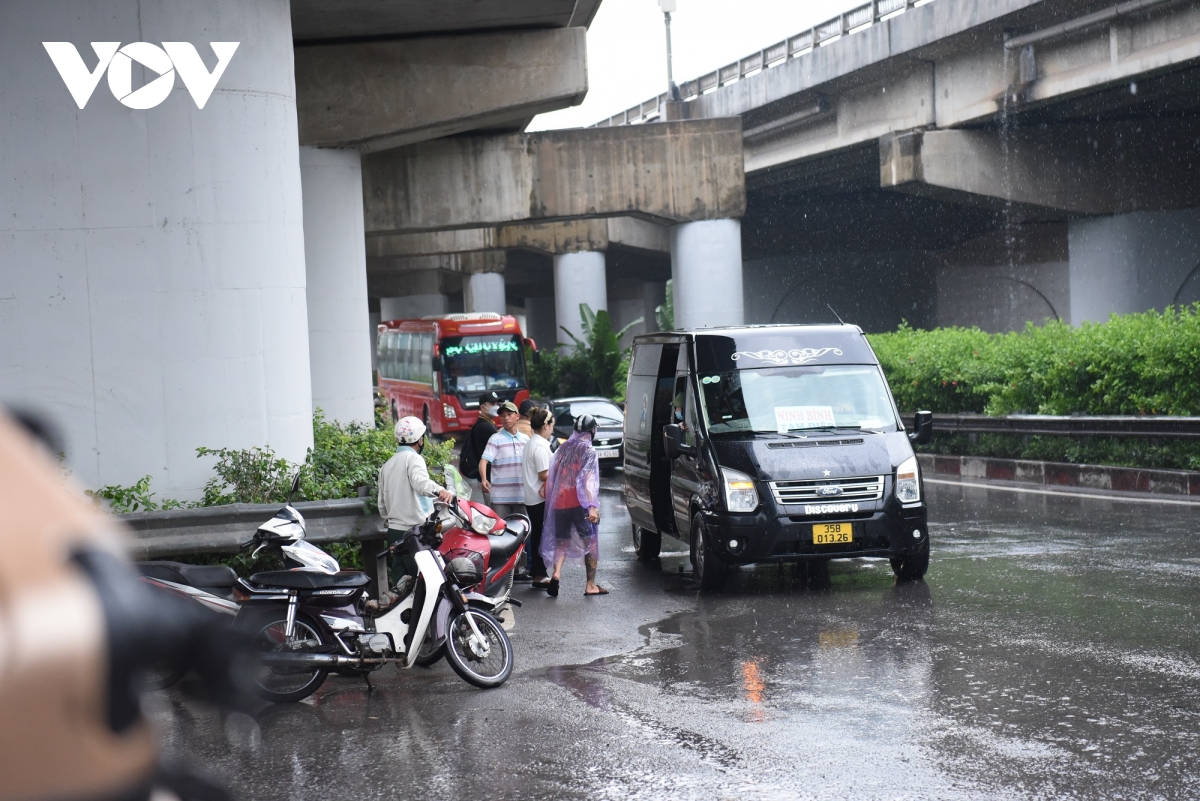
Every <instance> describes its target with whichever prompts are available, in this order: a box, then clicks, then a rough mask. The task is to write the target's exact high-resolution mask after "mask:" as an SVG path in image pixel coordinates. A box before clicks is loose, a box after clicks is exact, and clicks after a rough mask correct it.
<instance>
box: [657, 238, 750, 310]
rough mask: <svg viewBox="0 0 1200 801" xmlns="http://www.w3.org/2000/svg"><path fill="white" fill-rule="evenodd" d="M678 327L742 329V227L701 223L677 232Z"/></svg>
mask: <svg viewBox="0 0 1200 801" xmlns="http://www.w3.org/2000/svg"><path fill="white" fill-rule="evenodd" d="M671 290H672V292H673V294H674V298H675V327H676V328H714V327H716V326H723V325H742V324H743V322H744V321H745V309H744V305H743V301H742V291H743V290H742V223H741V221H740V220H701V221H699V222H691V223H682V224H680V225H677V226H675V227H674V228H673V229H671Z"/></svg>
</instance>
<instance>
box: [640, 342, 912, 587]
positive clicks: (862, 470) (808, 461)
mask: <svg viewBox="0 0 1200 801" xmlns="http://www.w3.org/2000/svg"><path fill="white" fill-rule="evenodd" d="M625 397H626V405H625V455H624V468H625V488H624V494H625V502H626V504H627V506H628V508H629V514H630V517H631V518H632V519H633V541H634V546H635V548H636V549H637V552H638V556H639V557H640V558H642V559H651V558H654V557H657V556H658V552H659V548H660V545H661V541H662V539H661V538H662V537H663V536H670V537H674V538H675V539H677V540H680V541H682V542H683V543H685V544H687V545H689V546H690V549H691V559H692V566H693V568H694V570H695V574H696V577H697V579H698V580H699V582H700V585H701V587H702V588H704V589H706V590H716V589H720V588H721V586H722V585H723V584H724V582H725V578H726V576H727V575H728V572H729V569H730V568H731V567H732V566H734V565H747V564H755V563H761V562H818V563H823V562H825V561H827V560H829V559H849V558H855V557H863V556H879V557H887V558H889V559H890V560H891V565H892V569H893V571H895V573H896V575H897V576H899V577H900V578H901V579H905V580H912V579H919V578H921V577H922V576H924V575H925V571H926V569H927V568H928V566H929V530H928V526H927V523H926V517H927V514H926V506H925V492H924V487H923V485H922V481H921V472H920V469H919V468H918V466H917V459H916V456H915V455H914V453H913V449H912V443H913V442H918V443H922V442H925V441H927V440H928V439H929V437H930V435H931V433H932V430H933V419H932V415H930V414H929V413H928V412H918V413H917V419H916V420H915V423H914V430H913V431H911V432H908V431H906V430H905V426H904V423H903V422H902V421H901V420H900V415H899V412H898V411H897V409H896V404H895V401H894V400H893V398H892V393H891V390H890V389H889V388H888V384H887V380H886V379H885V378H884V375H883V371H882V369H881V368H880V366H879V360H878V359H877V358H876V357H875V353H874V351H872V350H871V346H870V345H869V344H868V342H867V339H866V337H865V336H863V333H862V330H861V329H859V328H858V327H857V326H853V325H821V326H815V325H814V326H800V325H789V326H777V325H772V326H747V327H739V328H710V329H700V330H694V331H671V332H664V333H656V334H644V335H641V336H638V337H635V338H634V342H633V355H632V360H631V364H630V368H629V379H628V384H627V387H626V395H625Z"/></svg>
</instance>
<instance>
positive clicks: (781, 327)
mask: <svg viewBox="0 0 1200 801" xmlns="http://www.w3.org/2000/svg"><path fill="white" fill-rule="evenodd" d="M790 329H795V331H796V333H798V334H823V333H830V334H839V335H842V336H845V335H846V334H850V333H854V334H861V333H862V332H863V330H862V329H861V328H859V327H858V326H857V325H851V324H850V323H842V324H840V325H839V324H836V323H820V324H811V325H810V324H805V323H769V324H763V325H727V326H719V327H717V328H673V329H671V330H670V331H654V332H652V333H649V334H638V335H637V336H636V337H634V339H635V340H638V339H642V338H643V337H655V336H670V335H672V334H674V335H681V334H685V335H691V336H705V335H715V336H726V337H727V336H736V335H738V334H753V333H754V332H756V331H772V332H778V333H786V332H787V331H788V330H790Z"/></svg>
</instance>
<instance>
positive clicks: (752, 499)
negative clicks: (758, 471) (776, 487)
mask: <svg viewBox="0 0 1200 801" xmlns="http://www.w3.org/2000/svg"><path fill="white" fill-rule="evenodd" d="M721 475H722V476H723V477H724V479H725V508H726V509H728V510H729V511H731V512H753V511H754V510H755V509H757V508H758V491H757V490H756V489H754V480H753V479H752V478H750V476H748V475H746V474H745V473H739V472H738V471H736V470H730V469H729V468H728V467H722V468H721Z"/></svg>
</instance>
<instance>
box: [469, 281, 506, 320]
mask: <svg viewBox="0 0 1200 801" xmlns="http://www.w3.org/2000/svg"><path fill="white" fill-rule="evenodd" d="M463 308H464V309H466V310H467V311H468V312H495V313H496V314H504V313H505V310H506V309H507V308H508V300H507V296H506V295H505V292H504V273H475V274H474V275H470V276H468V277H467V280H465V281H463Z"/></svg>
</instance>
